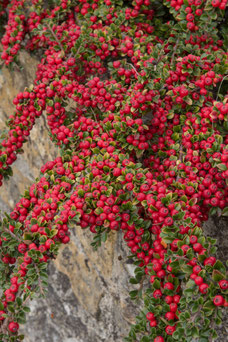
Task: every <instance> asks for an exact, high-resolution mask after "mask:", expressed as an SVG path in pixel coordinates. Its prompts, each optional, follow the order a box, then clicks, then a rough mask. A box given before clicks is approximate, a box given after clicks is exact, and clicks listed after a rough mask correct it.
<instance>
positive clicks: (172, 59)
mask: <svg viewBox="0 0 228 342" xmlns="http://www.w3.org/2000/svg"><path fill="white" fill-rule="evenodd" d="M179 40H180V39H179V38H178V39H177V42H176V45H175V46H174V49H173V54H172V57H171V62H170V65H173V61H174V57H175V54H176V50H177V47H178V44H179Z"/></svg>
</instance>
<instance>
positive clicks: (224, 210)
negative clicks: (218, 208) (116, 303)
mask: <svg viewBox="0 0 228 342" xmlns="http://www.w3.org/2000/svg"><path fill="white" fill-rule="evenodd" d="M222 216H228V207H226V208H224V209H223V211H222Z"/></svg>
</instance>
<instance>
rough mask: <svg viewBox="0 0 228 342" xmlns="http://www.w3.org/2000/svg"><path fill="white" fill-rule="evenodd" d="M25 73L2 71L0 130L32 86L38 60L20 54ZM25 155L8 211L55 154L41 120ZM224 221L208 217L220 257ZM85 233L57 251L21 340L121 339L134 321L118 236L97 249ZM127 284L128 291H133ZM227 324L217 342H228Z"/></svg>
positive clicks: (2, 195)
mask: <svg viewBox="0 0 228 342" xmlns="http://www.w3.org/2000/svg"><path fill="white" fill-rule="evenodd" d="M21 60H22V64H23V65H24V70H23V71H13V72H9V71H8V70H7V69H5V68H4V69H3V71H2V72H1V73H0V130H1V129H3V128H4V121H5V120H6V119H7V117H8V116H9V115H10V114H12V113H13V111H14V106H13V105H12V100H13V98H14V96H15V95H16V94H17V93H18V91H23V90H24V87H25V86H27V85H30V84H31V82H32V80H33V79H34V76H35V69H36V65H37V61H36V60H35V59H34V58H31V57H29V56H28V54H26V53H23V54H22V56H21ZM24 150H25V153H24V154H23V155H20V156H19V157H18V160H17V161H16V163H15V164H14V166H13V171H14V176H13V177H12V178H11V179H10V181H8V182H7V183H5V185H4V186H3V187H2V188H1V190H0V209H1V210H2V211H7V212H9V211H10V209H11V208H13V206H14V204H15V203H16V202H17V201H18V200H19V198H20V194H22V193H23V191H24V190H25V189H26V188H27V187H28V186H29V185H31V184H32V182H33V181H34V180H35V178H36V177H37V176H38V174H39V169H40V167H41V166H42V165H43V163H45V162H46V161H48V160H51V159H53V158H55V157H56V156H57V151H56V149H55V148H54V147H53V145H52V144H51V142H50V140H49V139H48V133H47V126H46V122H45V118H44V117H41V118H39V119H38V120H37V125H35V127H34V129H33V131H32V134H31V138H30V139H29V142H28V143H27V144H26V146H25V148H24ZM226 228H227V224H226V222H225V221H222V220H220V222H218V221H213V220H210V221H209V222H208V223H207V224H206V228H205V229H206V232H207V233H208V234H209V235H210V236H215V237H216V238H218V246H219V249H218V255H219V257H220V258H221V259H223V261H224V260H225V259H226V257H227V255H226V254H227V247H228V246H227V237H228V236H227V235H228V232H227V229H226ZM91 240H92V236H91V234H90V233H89V232H87V231H83V230H81V229H80V228H79V227H78V228H77V227H76V228H74V229H73V230H72V234H71V243H70V244H69V245H67V246H63V247H62V248H61V249H60V253H59V256H58V257H57V259H56V260H55V261H54V262H52V263H51V264H50V265H49V287H48V295H47V298H46V299H37V300H34V301H33V302H32V303H31V312H30V314H29V315H28V321H27V324H26V325H25V326H24V327H23V329H22V331H23V332H24V334H25V342H37V341H39V342H106V341H107V342H121V341H122V340H123V336H125V335H126V334H127V333H128V330H129V326H130V324H131V323H133V322H134V317H135V314H136V313H137V310H138V309H137V307H136V306H135V305H134V303H132V302H131V300H130V299H129V296H128V290H129V283H128V281H129V277H130V276H132V275H133V269H134V268H133V265H132V264H131V260H129V259H128V258H127V249H126V247H125V246H124V243H123V242H122V236H121V234H116V233H111V234H110V237H109V239H108V241H107V242H106V244H105V245H103V246H102V247H101V248H100V249H99V250H98V251H97V252H94V251H93V250H92V247H91V246H90V242H91ZM133 288H134V287H133V285H131V289H133ZM226 336H227V332H226V330H225V324H223V327H222V328H221V329H220V330H219V338H218V340H217V341H219V342H225V341H227V337H226Z"/></svg>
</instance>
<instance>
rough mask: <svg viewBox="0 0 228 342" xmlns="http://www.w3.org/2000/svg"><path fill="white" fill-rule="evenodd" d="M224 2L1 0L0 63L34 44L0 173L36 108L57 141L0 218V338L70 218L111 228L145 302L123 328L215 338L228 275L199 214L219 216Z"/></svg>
mask: <svg viewBox="0 0 228 342" xmlns="http://www.w3.org/2000/svg"><path fill="white" fill-rule="evenodd" d="M226 2H227V1H226V0H207V1H205V0H177V1H176V0H171V1H170V0H163V1H157V0H135V1H122V0H115V1H114V0H105V1H103V0H78V1H77V0H72V1H68V0H52V1H43V0H31V1H29V0H21V1H18V0H12V1H2V0H0V16H1V19H2V20H5V18H6V17H7V18H8V19H7V20H8V22H7V25H6V26H5V32H4V35H3V37H2V40H1V42H2V47H3V51H2V55H1V58H2V61H4V64H5V65H7V66H8V67H10V68H12V69H13V65H14V63H17V64H19V59H18V53H19V51H20V50H21V49H22V48H24V49H27V50H28V51H30V52H31V53H32V52H33V53H37V52H39V56H40V55H42V59H41V60H40V63H39V65H38V68H37V73H36V79H35V80H34V84H33V85H31V86H29V87H28V88H26V89H25V91H24V92H21V93H19V94H18V95H17V97H16V98H15V99H14V101H13V103H14V105H15V107H16V109H15V113H14V114H13V115H10V116H9V120H8V122H7V126H8V130H5V131H4V132H2V135H1V145H0V182H1V184H0V185H2V182H3V181H4V179H8V178H9V177H10V176H12V174H13V172H12V168H11V165H12V164H13V162H14V161H15V160H16V159H17V154H18V153H23V150H22V147H23V144H24V143H26V141H27V139H28V136H29V134H30V131H31V129H32V127H33V126H34V124H35V123H36V121H37V119H38V118H39V117H40V116H41V115H46V117H47V122H48V126H49V131H50V138H51V140H52V141H53V143H54V144H55V145H56V146H58V147H59V150H60V153H61V156H60V157H57V158H56V159H55V160H53V161H49V162H47V163H46V164H45V165H43V166H42V167H41V174H40V177H39V178H38V179H37V180H36V182H35V183H34V184H33V185H32V186H31V187H30V188H29V189H28V190H26V191H25V193H24V195H23V196H22V197H21V199H20V200H19V202H18V203H17V204H16V206H15V208H14V210H13V211H12V212H11V213H10V215H7V214H5V217H4V218H3V219H2V222H1V226H0V246H1V250H0V272H1V277H0V285H1V287H2V289H3V293H2V298H1V301H0V339H1V340H2V341H20V340H23V336H22V335H20V334H19V332H18V331H19V330H18V329H19V324H23V323H24V322H25V314H26V312H28V311H29V307H28V306H27V303H28V301H29V300H30V299H32V298H34V296H36V294H37V293H38V294H41V295H45V292H46V286H47V263H48V261H49V260H50V259H53V258H55V257H56V255H57V253H58V248H59V246H60V245H61V244H62V243H63V244H66V243H68V242H69V241H70V230H69V228H70V225H72V226H75V225H77V226H80V227H81V228H82V229H86V228H88V229H90V231H91V232H92V233H93V235H94V239H93V242H92V246H93V247H94V248H95V249H96V248H97V247H98V246H101V245H102V243H103V242H105V241H106V239H107V238H108V234H109V232H110V231H111V230H115V231H123V238H124V240H125V241H126V244H127V246H128V247H129V249H130V253H131V258H133V259H134V262H135V266H136V267H135V277H134V278H131V279H130V283H131V284H135V285H137V284H139V285H138V286H139V287H138V290H132V291H131V292H130V297H131V298H132V299H133V300H141V301H142V302H143V303H144V307H143V309H142V311H141V312H140V313H139V314H138V316H137V317H136V322H135V324H134V325H132V327H131V329H130V332H129V335H128V336H127V337H126V338H125V341H128V342H135V341H140V342H149V341H153V342H163V341H167V342H173V341H179V342H188V341H192V339H197V341H199V342H206V341H212V339H213V338H215V337H216V332H215V330H214V328H215V325H216V324H220V323H221V319H222V315H221V308H222V307H224V306H225V307H226V306H227V289H228V281H227V280H226V268H225V266H224V265H223V264H222V263H221V262H220V261H219V260H216V258H215V257H214V254H215V251H216V248H215V246H214V244H215V240H213V239H211V238H209V237H205V236H204V232H203V228H202V226H203V223H204V222H205V221H206V220H207V219H208V217H209V215H217V216H228V207H227V198H228V197H227V195H228V191H227V184H228V181H227V180H228V148H227V142H228V135H227V131H228V115H227V114H228V102H227V99H228V96H227V93H226V86H227V70H228V68H227V53H226V51H227V36H226V35H227V27H226V26H225V8H226ZM148 277H149V279H150V286H149V288H145V285H144V281H145V279H147V278H148Z"/></svg>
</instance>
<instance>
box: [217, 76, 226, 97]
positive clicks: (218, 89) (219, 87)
mask: <svg viewBox="0 0 228 342" xmlns="http://www.w3.org/2000/svg"><path fill="white" fill-rule="evenodd" d="M227 77H228V75H226V76H224V77H223V79H222V81H221V83H220V85H219V88H218V93H217V97H216V101H217V100H218V96H219V92H220V89H221V86H222V83H223V81H224V80H225V78H227Z"/></svg>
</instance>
